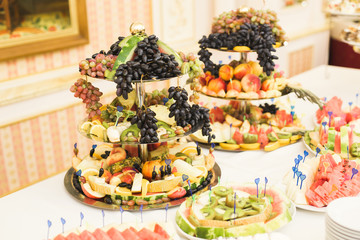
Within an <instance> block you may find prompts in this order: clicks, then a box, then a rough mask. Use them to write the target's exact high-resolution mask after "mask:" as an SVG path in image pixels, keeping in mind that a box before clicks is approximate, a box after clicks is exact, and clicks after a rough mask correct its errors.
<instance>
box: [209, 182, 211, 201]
mask: <svg viewBox="0 0 360 240" xmlns="http://www.w3.org/2000/svg"><path fill="white" fill-rule="evenodd" d="M209 203H211V185H209Z"/></svg>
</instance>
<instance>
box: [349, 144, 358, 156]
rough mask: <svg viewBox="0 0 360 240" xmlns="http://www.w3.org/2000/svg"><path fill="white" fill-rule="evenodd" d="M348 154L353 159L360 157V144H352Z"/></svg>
mask: <svg viewBox="0 0 360 240" xmlns="http://www.w3.org/2000/svg"><path fill="white" fill-rule="evenodd" d="M350 154H351V155H352V156H354V157H360V143H353V144H352V145H351V148H350Z"/></svg>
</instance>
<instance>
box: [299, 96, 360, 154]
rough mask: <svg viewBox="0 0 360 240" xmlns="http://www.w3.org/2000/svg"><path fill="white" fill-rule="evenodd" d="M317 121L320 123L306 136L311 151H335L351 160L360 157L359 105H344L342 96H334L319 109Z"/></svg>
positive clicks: (306, 142) (305, 140) (305, 139)
mask: <svg viewBox="0 0 360 240" xmlns="http://www.w3.org/2000/svg"><path fill="white" fill-rule="evenodd" d="M345 108H347V110H344V109H345ZM316 122H317V123H319V125H318V126H317V127H315V129H314V130H312V131H307V132H306V133H305V136H304V142H305V144H306V146H308V147H309V149H310V150H311V151H313V152H314V153H315V151H319V152H320V153H327V152H334V153H337V154H339V155H341V156H342V157H343V158H347V159H350V160H352V159H357V158H359V157H360V108H359V107H358V106H352V104H350V105H349V106H348V107H344V106H343V101H342V100H341V99H340V98H338V97H333V98H331V99H330V100H329V101H328V102H327V103H325V105H324V107H323V109H318V110H317V112H316ZM315 154H316V153H315Z"/></svg>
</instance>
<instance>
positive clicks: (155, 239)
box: [137, 228, 165, 240]
mask: <svg viewBox="0 0 360 240" xmlns="http://www.w3.org/2000/svg"><path fill="white" fill-rule="evenodd" d="M137 235H138V236H139V237H140V238H141V239H144V240H145V239H146V240H165V238H163V237H162V236H161V235H160V234H157V233H155V232H152V231H150V230H149V229H147V228H143V229H141V230H140V231H139V232H138V233H137Z"/></svg>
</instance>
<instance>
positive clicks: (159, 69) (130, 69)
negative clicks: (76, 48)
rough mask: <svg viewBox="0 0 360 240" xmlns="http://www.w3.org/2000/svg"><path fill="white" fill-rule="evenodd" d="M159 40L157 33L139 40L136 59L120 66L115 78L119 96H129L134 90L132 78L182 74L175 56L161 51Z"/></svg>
mask: <svg viewBox="0 0 360 240" xmlns="http://www.w3.org/2000/svg"><path fill="white" fill-rule="evenodd" d="M157 42H158V38H157V37H156V36H155V35H151V36H149V37H147V38H145V39H144V40H142V41H140V42H138V43H137V48H136V49H135V52H134V53H135V55H136V56H135V58H134V60H133V61H128V62H126V63H125V64H121V65H120V66H119V67H118V69H117V70H116V73H115V80H114V82H115V83H117V86H116V87H117V91H116V94H117V96H123V97H124V98H125V99H127V98H128V93H129V92H131V91H132V90H133V88H132V86H131V83H132V80H140V79H141V77H142V79H143V80H148V79H161V78H171V77H175V76H178V75H180V74H181V71H180V69H179V63H178V62H177V61H176V60H175V56H174V55H172V54H171V55H168V54H166V53H161V52H160V49H159V46H158V44H157Z"/></svg>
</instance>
